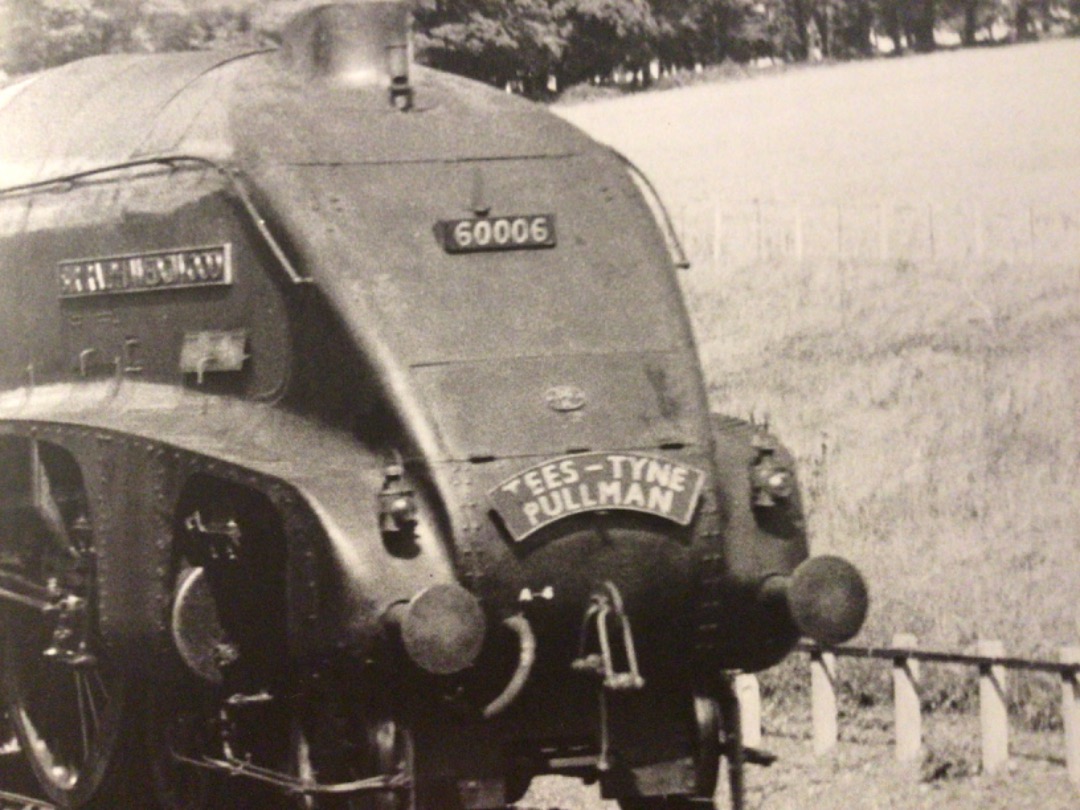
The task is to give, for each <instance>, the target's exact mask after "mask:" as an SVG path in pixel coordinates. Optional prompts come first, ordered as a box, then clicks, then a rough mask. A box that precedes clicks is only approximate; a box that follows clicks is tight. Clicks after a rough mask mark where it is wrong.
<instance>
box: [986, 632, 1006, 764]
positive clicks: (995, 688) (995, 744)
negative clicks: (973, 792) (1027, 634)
mask: <svg viewBox="0 0 1080 810" xmlns="http://www.w3.org/2000/svg"><path fill="white" fill-rule="evenodd" d="M979 655H985V656H1004V655H1005V645H1004V644H1002V643H1001V642H1000V641H980V642H979ZM1005 686H1006V681H1005V667H1003V666H991V665H989V664H981V665H980V666H979V719H980V721H981V726H982V767H983V772H984V773H994V772H995V771H997V770H998V769H1000V768H1001V767H1002V766H1003V765H1005V763H1006V762H1007V761H1008V759H1009V715H1008V710H1007V705H1006V698H1005V696H1006V691H1005Z"/></svg>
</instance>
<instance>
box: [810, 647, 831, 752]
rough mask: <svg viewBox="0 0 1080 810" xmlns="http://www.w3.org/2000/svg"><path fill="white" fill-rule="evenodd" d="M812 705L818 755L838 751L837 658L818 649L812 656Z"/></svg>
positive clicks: (815, 745)
mask: <svg viewBox="0 0 1080 810" xmlns="http://www.w3.org/2000/svg"><path fill="white" fill-rule="evenodd" d="M810 703H811V715H812V719H813V725H814V753H815V754H817V755H818V756H820V755H822V754H827V753H829V752H830V751H832V750H833V749H834V748H836V739H837V736H838V734H837V725H836V655H835V654H834V653H831V652H825V651H824V650H820V649H815V650H814V651H813V652H812V653H810Z"/></svg>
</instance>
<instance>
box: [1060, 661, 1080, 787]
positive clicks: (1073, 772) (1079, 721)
mask: <svg viewBox="0 0 1080 810" xmlns="http://www.w3.org/2000/svg"><path fill="white" fill-rule="evenodd" d="M1061 663H1063V664H1080V647H1063V648H1062V650H1061ZM1061 718H1062V720H1063V721H1064V724H1065V767H1066V768H1068V771H1069V779H1070V780H1071V781H1072V783H1073V784H1074V785H1076V787H1077V788H1080V678H1078V677H1077V673H1076V670H1073V671H1072V672H1062V673H1061Z"/></svg>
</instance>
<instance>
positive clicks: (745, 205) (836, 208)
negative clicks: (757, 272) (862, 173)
mask: <svg viewBox="0 0 1080 810" xmlns="http://www.w3.org/2000/svg"><path fill="white" fill-rule="evenodd" d="M674 219H675V222H676V230H677V232H678V234H679V237H680V239H681V240H682V241H683V243H684V245H685V247H686V249H687V252H688V253H689V254H690V255H691V257H692V258H693V259H694V260H695V261H696V262H699V263H700V262H706V263H709V264H710V265H712V266H714V267H723V266H740V265H746V264H751V263H762V262H773V263H780V262H795V263H800V264H801V263H804V262H823V261H824V262H831V263H845V264H850V265H873V264H897V263H911V264H927V263H931V264H932V263H955V262H971V261H976V262H1008V263H1012V264H1020V263H1024V264H1062V263H1069V262H1074V261H1077V260H1078V259H1080V206H1078V208H1077V210H1074V211H1063V210H1060V209H1044V208H1040V207H1039V206H1038V205H1036V204H1027V205H1021V204H1017V205H1001V206H982V205H978V204H974V203H952V204H948V203H941V202H933V201H924V202H906V201H896V200H885V201H881V202H879V203H876V204H856V203H846V202H841V203H837V204H827V203H806V202H780V201H771V200H770V201H767V200H757V199H754V200H741V201H739V200H736V201H731V200H712V201H702V202H699V203H695V204H690V205H684V206H679V207H677V208H676V209H675V211H674Z"/></svg>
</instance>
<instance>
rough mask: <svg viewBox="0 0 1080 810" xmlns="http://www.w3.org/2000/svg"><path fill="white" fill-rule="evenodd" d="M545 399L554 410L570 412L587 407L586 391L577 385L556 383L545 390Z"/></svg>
mask: <svg viewBox="0 0 1080 810" xmlns="http://www.w3.org/2000/svg"><path fill="white" fill-rule="evenodd" d="M544 401H545V402H547V404H548V407H549V408H551V410H553V411H559V412H560V413H568V412H570V411H580V410H581V409H582V408H584V407H585V402H586V398H585V392H584V391H582V390H581V389H580V388H578V387H577V386H576V385H555V386H552V387H551V388H549V389H548V390H547V391H545V392H544Z"/></svg>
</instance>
